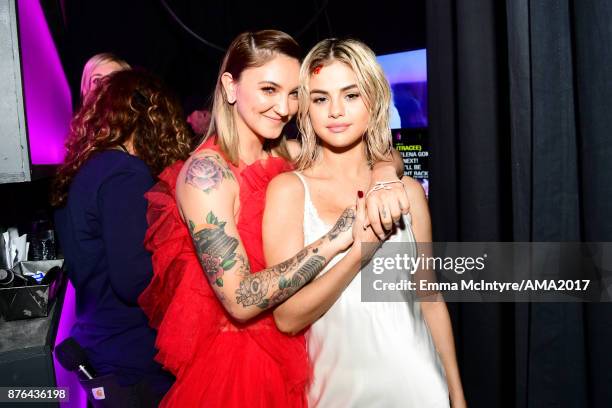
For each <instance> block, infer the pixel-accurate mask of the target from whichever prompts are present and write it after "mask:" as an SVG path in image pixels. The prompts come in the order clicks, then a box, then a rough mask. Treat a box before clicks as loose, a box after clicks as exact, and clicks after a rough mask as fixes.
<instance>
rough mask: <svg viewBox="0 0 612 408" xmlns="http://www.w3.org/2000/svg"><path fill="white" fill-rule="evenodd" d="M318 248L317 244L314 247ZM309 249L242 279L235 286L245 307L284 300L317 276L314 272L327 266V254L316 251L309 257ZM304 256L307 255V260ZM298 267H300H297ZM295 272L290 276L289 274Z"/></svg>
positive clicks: (270, 304)
mask: <svg viewBox="0 0 612 408" xmlns="http://www.w3.org/2000/svg"><path fill="white" fill-rule="evenodd" d="M315 249H316V248H315ZM308 253H309V250H308V249H303V250H301V251H300V252H299V253H298V254H297V255H295V256H294V257H293V258H291V259H288V260H286V261H285V262H282V263H280V264H278V265H276V266H273V267H271V268H269V269H267V270H264V271H261V272H259V273H257V274H255V275H251V276H250V277H249V278H247V279H245V280H244V281H242V282H241V283H240V287H239V288H238V289H237V290H236V302H237V303H238V304H242V305H243V306H244V307H247V306H251V305H256V306H257V307H259V308H261V309H266V308H268V307H271V306H275V305H278V304H279V303H282V302H283V301H285V300H286V299H287V298H289V297H291V296H292V295H293V294H294V293H295V292H297V291H298V290H299V289H300V288H302V287H303V286H304V285H306V284H307V283H308V282H310V281H311V280H313V279H314V277H315V276H317V274H318V273H319V272H321V270H323V268H324V267H325V258H324V257H322V256H320V255H316V254H315V251H314V250H312V253H313V255H312V256H310V257H309V258H308V259H306V258H307V257H308ZM304 259H306V261H305V262H303V261H304ZM296 268H297V270H295V269H296ZM292 271H295V272H294V273H293V276H292V277H291V278H289V277H288V276H287V275H291V272H292ZM272 287H274V288H275V290H274V291H273V292H272V293H271V294H270V296H269V297H265V295H266V294H267V293H268V289H269V288H272Z"/></svg>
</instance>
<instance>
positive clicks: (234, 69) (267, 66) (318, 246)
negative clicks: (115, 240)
mask: <svg viewBox="0 0 612 408" xmlns="http://www.w3.org/2000/svg"><path fill="white" fill-rule="evenodd" d="M299 58H300V50H299V47H298V45H297V43H296V42H295V41H294V40H293V39H292V38H291V37H290V36H289V35H287V34H285V33H282V32H279V31H273V30H264V31H259V32H256V33H243V34H241V35H239V36H238V37H237V38H236V39H235V40H234V41H233V43H232V44H231V45H230V47H229V49H228V51H227V53H226V56H225V58H224V60H223V63H222V66H221V69H220V75H219V78H218V81H217V86H216V90H215V95H214V101H213V110H212V114H213V118H214V122H213V124H212V126H211V129H209V132H208V137H207V139H206V141H205V142H204V143H203V144H202V145H201V146H200V147H199V148H198V149H197V150H196V151H195V152H194V153H193V154H192V156H191V157H190V158H189V159H188V160H187V161H186V162H185V163H184V164H183V163H178V164H175V165H174V166H171V167H169V168H168V169H166V171H165V172H164V173H162V175H161V176H160V182H159V183H158V184H157V185H156V186H155V187H154V188H153V190H151V191H150V192H149V193H148V197H147V198H148V199H149V211H148V221H149V226H150V227H149V230H148V232H147V237H146V242H145V244H146V245H147V248H148V249H149V250H150V251H152V252H153V264H154V273H155V276H154V278H153V281H152V282H151V284H150V286H149V287H148V288H147V289H146V290H145V292H143V294H142V295H141V297H140V304H141V306H142V308H143V309H144V310H145V312H146V313H147V315H148V316H149V319H150V321H151V324H152V326H153V327H155V328H157V329H158V338H157V343H156V346H157V348H158V349H159V353H158V355H157V360H158V361H159V362H160V363H162V364H163V365H164V367H165V368H167V369H168V370H169V371H171V372H172V373H173V374H174V375H175V376H176V378H177V380H176V382H175V385H174V386H173V387H172V388H171V390H170V391H169V392H168V394H167V395H166V397H165V399H164V400H163V401H162V406H167V407H168V406H177V407H192V406H194V407H195V406H206V407H217V406H224V407H277V406H278V407H301V406H306V399H305V387H306V385H307V383H308V380H309V375H310V368H309V366H308V358H307V353H306V347H305V341H304V337H303V336H302V335H298V336H294V337H289V336H286V335H283V334H282V333H280V332H279V331H278V329H277V328H276V326H275V324H274V320H273V318H272V314H271V313H270V309H271V308H273V307H274V306H276V305H278V304H279V303H281V302H283V301H284V300H285V299H287V298H288V297H290V296H292V295H293V294H294V293H295V292H296V291H298V290H299V289H300V288H302V287H303V286H304V285H306V284H307V283H308V282H310V281H311V280H312V279H313V278H314V277H315V276H316V275H317V274H318V273H319V272H320V271H321V270H322V269H323V267H324V266H325V265H326V264H327V262H328V261H329V260H330V259H331V258H333V257H334V256H335V255H336V254H338V253H339V252H341V251H343V250H344V249H345V248H347V247H348V246H349V245H350V244H351V243H352V241H353V235H352V226H353V224H357V225H360V227H361V224H362V223H363V222H362V221H364V220H359V219H356V218H359V217H358V215H356V212H355V209H354V208H352V207H350V208H347V209H346V210H345V211H344V212H343V213H342V215H341V216H340V218H339V219H338V221H337V222H336V224H335V226H334V227H333V228H332V229H331V230H330V231H329V232H328V233H327V234H325V235H324V236H322V237H321V238H320V239H319V240H317V241H316V242H314V243H312V244H311V245H309V246H307V247H305V248H303V249H302V250H300V251H299V252H298V253H297V254H295V255H294V256H293V257H291V258H290V259H288V260H286V261H284V262H282V263H280V264H278V265H275V266H272V267H269V268H266V269H264V268H265V260H264V257H263V247H262V237H261V222H262V216H263V209H264V205H265V204H264V200H265V193H266V188H267V185H268V182H269V181H270V180H271V179H272V178H273V177H274V176H276V175H277V174H279V173H281V172H284V171H288V170H290V169H291V168H292V166H291V164H290V160H291V157H292V156H295V153H297V152H296V151H295V150H297V149H299V146H297V145H291V144H288V143H287V142H286V141H285V140H284V138H282V137H279V136H280V135H281V132H282V130H283V127H284V126H285V124H286V123H287V122H288V121H289V120H290V119H291V117H292V116H293V115H294V114H295V113H296V111H297V88H298V83H299V78H298V76H299ZM291 150H294V151H293V153H294V155H291V154H290V151H291ZM397 162H398V160H397V158H396V161H395V163H394V164H389V163H383V162H381V163H380V164H379V166H378V167H377V169H378V170H377V171H378V173H377V172H376V171H375V173H374V176H373V179H377V180H379V181H381V179H383V180H385V179H386V180H389V178H393V179H397V177H396V175H395V173H396V172H397V167H398V163H397ZM400 167H401V166H400ZM372 196H373V199H372V200H370V201H368V204H370V202H371V203H372V204H371V206H370V210H369V212H372V213H373V212H376V213H375V214H376V216H375V217H374V216H370V220H371V222H372V224H375V223H376V224H377V225H378V226H379V228H380V224H381V223H383V224H384V225H387V224H389V223H392V222H393V219H394V218H395V219H398V218H399V216H400V210H396V211H392V212H393V214H391V212H390V211H384V210H383V211H381V213H384V215H385V218H379V216H378V212H377V207H376V205H375V204H376V203H377V202H381V203H384V204H383V205H386V208H391V209H393V208H396V209H399V208H402V209H405V210H407V209H408V205H407V198H406V197H405V195H404V192H403V189H401V190H398V191H387V190H384V191H382V194H373V195H372ZM175 197H176V201H175ZM375 200H376V201H375ZM287 205H291V203H287ZM279 245H282V243H280V242H279Z"/></svg>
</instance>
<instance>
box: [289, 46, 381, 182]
mask: <svg viewBox="0 0 612 408" xmlns="http://www.w3.org/2000/svg"><path fill="white" fill-rule="evenodd" d="M335 61H338V62H342V63H343V64H346V65H347V66H349V67H350V68H351V69H352V70H353V72H354V73H355V75H356V76H357V87H358V88H359V91H360V93H361V94H362V95H363V98H364V102H365V104H366V107H367V108H368V110H369V112H370V120H369V123H368V127H367V129H366V133H365V142H366V143H365V149H366V157H367V159H368V162H369V163H376V162H379V161H384V160H388V159H387V158H388V156H389V153H390V152H391V148H392V143H391V129H390V128H389V106H390V103H391V89H390V87H389V82H388V81H387V79H386V78H385V74H384V72H383V70H382V68H381V67H380V65H379V64H378V62H376V56H375V55H374V52H373V51H372V50H371V49H370V48H369V47H368V46H367V45H365V44H364V43H362V42H360V41H357V40H353V39H344V40H339V39H336V38H328V39H326V40H323V41H321V42H319V43H318V44H317V45H315V46H314V47H313V49H312V50H310V52H309V53H308V55H306V58H305V59H304V62H302V67H301V69H300V89H299V111H298V128H299V130H300V133H301V137H302V149H301V151H300V155H299V156H298V158H297V167H298V168H299V169H301V170H303V169H305V168H308V167H310V166H312V165H313V164H314V163H315V161H316V160H317V159H318V157H319V150H320V148H319V143H318V140H317V135H316V134H315V131H314V128H313V127H312V123H311V121H310V116H309V114H308V107H309V106H310V89H309V80H310V76H311V75H312V73H313V71H314V70H315V69H317V68H318V67H323V66H326V65H330V64H332V63H333V62H335Z"/></svg>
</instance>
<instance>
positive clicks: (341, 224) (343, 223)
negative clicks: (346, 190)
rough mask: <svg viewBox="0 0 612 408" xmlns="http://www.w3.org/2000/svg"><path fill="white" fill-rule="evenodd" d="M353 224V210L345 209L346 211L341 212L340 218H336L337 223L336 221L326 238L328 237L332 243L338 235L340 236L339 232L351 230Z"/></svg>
mask: <svg viewBox="0 0 612 408" xmlns="http://www.w3.org/2000/svg"><path fill="white" fill-rule="evenodd" d="M354 222H355V210H354V209H352V208H347V209H346V210H344V211H343V212H342V214H341V215H340V218H338V221H336V224H335V225H334V226H333V228H332V229H331V230H330V231H329V233H328V234H327V236H328V237H329V240H330V241H333V240H334V239H336V237H337V236H338V235H340V233H341V232H345V231H348V230H349V229H351V228H353V223H354Z"/></svg>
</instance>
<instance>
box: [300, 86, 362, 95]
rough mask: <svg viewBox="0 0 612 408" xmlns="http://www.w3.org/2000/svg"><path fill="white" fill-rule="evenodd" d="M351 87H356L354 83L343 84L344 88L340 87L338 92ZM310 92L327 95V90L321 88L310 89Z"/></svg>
mask: <svg viewBox="0 0 612 408" xmlns="http://www.w3.org/2000/svg"><path fill="white" fill-rule="evenodd" d="M353 88H357V85H355V84H352V85H347V86H345V87H344V88H342V89H340V92H346V91H348V90H349V89H353ZM310 93H311V94H313V93H320V94H324V95H329V92H327V91H323V90H321V89H311V90H310Z"/></svg>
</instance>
